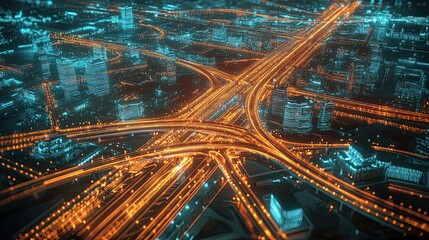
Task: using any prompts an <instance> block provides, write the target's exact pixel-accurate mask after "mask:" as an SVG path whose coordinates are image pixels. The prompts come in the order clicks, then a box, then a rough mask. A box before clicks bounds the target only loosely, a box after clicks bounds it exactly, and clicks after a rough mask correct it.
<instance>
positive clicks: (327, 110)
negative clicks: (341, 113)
mask: <svg viewBox="0 0 429 240" xmlns="http://www.w3.org/2000/svg"><path fill="white" fill-rule="evenodd" d="M334 107H335V104H334V103H333V102H332V101H330V100H324V101H323V102H322V103H321V106H320V112H319V116H318V119H317V128H318V129H319V130H320V131H321V132H323V131H329V130H331V129H332V115H333V113H334Z"/></svg>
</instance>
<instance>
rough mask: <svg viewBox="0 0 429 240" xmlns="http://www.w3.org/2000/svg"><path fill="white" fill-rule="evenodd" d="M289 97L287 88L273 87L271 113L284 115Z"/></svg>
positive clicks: (278, 115) (279, 115)
mask: <svg viewBox="0 0 429 240" xmlns="http://www.w3.org/2000/svg"><path fill="white" fill-rule="evenodd" d="M286 99H287V88H286V87H276V88H274V89H273V92H272V97H271V113H272V114H273V115H274V116H276V117H283V114H284V109H285V103H286Z"/></svg>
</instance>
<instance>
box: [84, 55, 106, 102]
mask: <svg viewBox="0 0 429 240" xmlns="http://www.w3.org/2000/svg"><path fill="white" fill-rule="evenodd" d="M86 83H87V85H88V91H89V94H93V95H95V96H99V97H101V96H105V95H107V94H109V93H110V84H109V76H108V75H107V66H106V62H104V61H102V60H93V61H92V62H90V63H89V65H88V71H87V75H86Z"/></svg>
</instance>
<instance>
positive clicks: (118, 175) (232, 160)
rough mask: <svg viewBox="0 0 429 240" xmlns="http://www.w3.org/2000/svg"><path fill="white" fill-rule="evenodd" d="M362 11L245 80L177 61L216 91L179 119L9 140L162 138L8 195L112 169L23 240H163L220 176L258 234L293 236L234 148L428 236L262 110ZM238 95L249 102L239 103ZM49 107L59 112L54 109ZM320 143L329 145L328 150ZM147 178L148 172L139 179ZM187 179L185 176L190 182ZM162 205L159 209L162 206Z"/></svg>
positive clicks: (313, 33) (322, 28)
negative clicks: (314, 159)
mask: <svg viewBox="0 0 429 240" xmlns="http://www.w3.org/2000/svg"><path fill="white" fill-rule="evenodd" d="M358 6H359V5H358V2H357V1H354V2H352V3H347V4H343V5H335V4H333V5H332V6H330V7H329V8H327V9H326V10H325V12H323V13H322V14H320V16H318V17H319V20H320V21H319V22H318V23H316V24H314V25H313V26H311V28H308V29H307V30H305V31H302V32H300V33H299V34H298V35H297V36H295V38H294V41H292V42H289V43H285V44H282V45H280V46H279V47H277V48H276V49H275V50H274V51H272V52H271V53H270V54H268V55H266V56H263V57H262V58H260V59H259V60H258V61H256V62H255V63H254V64H252V65H251V66H250V67H249V68H248V69H246V70H245V71H244V72H242V73H241V74H239V75H237V76H232V75H230V74H227V73H223V72H222V71H219V70H217V69H214V68H212V67H208V66H204V65H201V64H196V63H192V62H188V61H185V60H181V59H177V61H176V63H177V64H179V65H182V66H183V67H186V68H188V69H191V70H193V71H195V72H197V73H200V74H201V75H203V76H205V77H206V78H207V79H208V80H209V81H210V83H211V88H210V89H209V90H208V91H207V92H206V93H204V94H203V95H201V96H200V97H199V98H197V99H196V100H195V101H193V102H191V103H189V104H188V106H187V107H186V108H184V109H182V110H181V111H179V112H178V113H175V114H173V115H171V116H168V117H163V118H156V119H141V120H133V121H128V122H115V123H107V124H97V125H89V126H85V127H77V128H64V129H61V128H60V127H59V126H58V124H53V125H52V126H53V127H52V129H50V130H46V131H42V132H29V133H20V134H14V135H10V136H0V149H1V151H11V150H17V149H23V148H27V147H31V146H33V145H34V144H35V143H37V142H39V141H40V140H44V139H52V138H55V137H59V136H65V137H67V138H72V139H76V140H77V141H96V140H99V139H104V138H108V137H117V136H128V135H131V134H139V133H148V132H162V134H159V135H156V136H155V137H153V138H152V139H151V140H150V141H149V142H148V143H146V144H145V145H143V146H142V147H141V148H139V149H138V150H137V151H135V152H130V153H125V154H123V155H118V156H114V157H111V158H106V159H97V160H94V161H92V162H90V163H87V164H84V165H81V166H76V167H72V168H68V169H64V170H60V171H57V172H54V173H52V174H48V175H44V176H39V177H37V178H35V179H32V180H29V181H26V182H23V183H20V184H17V185H15V186H12V187H10V188H8V189H5V190H2V191H0V206H1V207H5V206H7V205H8V204H11V203H13V202H14V201H17V200H20V199H23V198H25V197H28V196H31V195H35V194H37V193H40V192H42V191H45V190H47V189H51V188H53V187H56V186H60V185H62V184H65V183H68V182H71V181H78V180H79V179H80V178H83V177H86V176H89V175H91V174H94V173H101V172H106V171H108V173H107V174H105V175H104V176H103V177H102V179H100V180H99V181H96V182H94V183H93V184H92V185H91V186H90V187H89V188H88V189H87V190H85V192H83V193H82V194H81V195H79V196H78V197H77V198H76V199H74V200H73V201H74V202H73V203H67V204H65V207H62V209H60V210H58V211H57V212H54V213H53V214H52V215H50V216H49V217H48V218H47V219H45V220H43V221H42V222H40V223H39V224H38V225H36V226H34V227H33V228H32V229H31V230H29V231H28V232H25V233H22V234H20V235H19V238H21V239H30V238H36V239H42V238H47V239H59V238H62V237H64V236H78V237H79V238H82V239H112V238H114V239H115V238H116V239H122V238H132V239H134V238H135V239H156V238H157V237H159V236H160V235H161V234H162V233H163V231H164V230H165V229H166V228H167V227H168V225H169V224H170V223H171V222H172V221H173V220H174V219H175V217H176V216H177V214H178V213H179V212H180V211H181V210H182V209H183V208H184V207H185V206H186V204H187V203H188V202H189V201H190V200H191V199H192V198H193V197H194V196H195V195H196V193H197V192H198V191H199V189H200V188H201V187H202V186H203V185H204V183H205V182H206V181H208V179H211V178H216V179H218V181H219V182H222V183H223V184H229V185H230V186H231V188H232V189H233V190H234V192H235V194H236V196H237V199H239V200H238V201H241V202H242V203H243V204H242V205H240V206H241V208H240V209H239V210H240V211H239V212H240V214H241V215H242V217H243V218H244V219H246V221H245V222H246V225H247V226H248V227H249V229H250V230H251V234H252V237H255V238H260V239H286V238H287V236H286V234H285V233H283V232H282V231H281V230H280V229H279V227H278V226H277V224H276V223H275V221H274V220H273V219H272V217H271V216H270V214H269V212H268V210H267V208H266V207H265V205H264V204H263V203H262V201H261V200H260V198H259V197H258V196H256V194H255V193H254V192H253V190H252V188H251V185H250V184H249V183H248V182H247V180H246V179H247V176H246V174H245V173H244V171H243V169H242V164H241V162H240V161H239V159H238V157H237V156H235V155H234V153H233V152H235V151H238V152H250V153H253V154H258V155H261V156H263V157H266V158H267V159H270V160H272V161H275V162H277V163H279V164H280V165H282V166H284V168H286V169H288V171H289V172H290V173H292V174H293V175H295V176H296V177H298V178H299V179H301V180H302V181H303V182H304V183H305V184H307V185H309V186H311V187H312V188H315V189H317V190H318V191H319V192H322V193H324V194H326V195H328V196H330V197H331V198H332V199H334V200H336V201H338V202H340V203H341V204H344V205H346V206H348V207H350V208H351V209H353V210H354V211H356V212H360V213H362V214H363V215H365V216H367V217H369V218H371V219H373V220H375V221H377V222H379V223H380V224H382V225H385V226H388V227H391V228H393V229H395V230H397V231H399V232H401V233H403V234H404V235H407V234H409V235H412V236H419V237H423V236H426V237H427V236H428V234H429V227H428V225H427V223H428V222H429V217H427V216H425V215H423V214H421V213H419V212H416V211H413V210H410V209H408V208H406V207H403V206H399V205H396V204H394V203H392V202H390V201H387V200H384V199H381V198H379V197H376V196H374V195H372V194H370V193H368V192H365V191H363V190H360V189H358V188H357V187H355V186H353V185H352V184H350V183H348V182H345V181H342V180H341V179H339V178H337V177H335V176H332V175H330V174H327V173H325V172H324V171H323V170H322V169H320V168H318V167H316V166H314V165H312V164H310V163H308V162H307V161H305V160H303V159H302V158H301V157H300V156H298V155H297V154H295V153H294V152H293V151H292V150H291V149H292V148H294V147H298V148H299V147H300V146H301V147H305V146H308V145H306V144H303V143H299V142H298V143H296V142H285V141H282V140H280V139H278V138H276V137H274V136H273V135H272V134H271V133H270V132H268V131H267V130H266V129H265V127H264V124H263V122H262V120H261V119H260V114H259V104H260V102H261V101H262V100H264V98H266V97H267V96H268V93H269V92H270V90H271V88H270V86H271V85H272V84H273V81H274V80H275V79H277V80H279V81H281V82H283V83H287V82H288V81H289V80H290V77H291V74H292V72H293V70H294V69H295V68H299V67H303V66H305V64H307V63H308V61H309V60H310V59H311V58H312V56H314V55H315V53H316V52H317V49H318V47H319V46H320V45H321V44H322V43H323V42H324V41H326V39H327V37H329V35H330V34H331V33H332V32H333V31H334V30H335V28H336V26H337V23H338V21H339V20H340V19H345V18H348V17H350V16H351V15H352V14H353V12H354V11H355V10H356V9H357V8H358ZM137 17H138V15H137ZM156 31H158V32H159V33H160V36H159V37H160V38H162V37H163V36H164V33H163V32H162V29H158V28H157V29H156ZM54 38H55V39H56V40H58V41H62V42H67V43H73V44H82V45H87V46H94V45H95V44H104V45H106V47H107V48H108V50H110V51H119V52H120V51H123V49H124V48H125V47H124V46H121V45H120V44H114V43H104V42H101V41H98V40H93V39H92V40H89V39H83V38H78V37H76V36H65V35H59V34H58V35H55V36H54ZM140 51H141V53H142V54H144V55H148V56H151V57H155V58H165V56H163V55H162V54H159V53H155V52H151V51H148V50H145V49H140ZM236 98H239V99H241V100H237V101H234V99H236ZM332 100H333V101H334V102H335V103H336V104H339V105H341V104H343V105H341V106H342V107H343V108H347V107H353V105H352V104H350V105H347V106H345V103H344V102H343V101H344V100H342V99H332ZM230 101H233V102H234V103H233V104H231V106H229V107H228V109H226V110H225V111H223V114H220V115H217V114H216V113H217V111H218V109H220V108H222V107H223V106H225V105H227V103H228V102H230ZM354 104H356V105H359V106H360V109H358V108H354V109H353V110H355V111H367V110H368V109H370V110H371V111H373V113H374V114H380V115H383V114H384V115H385V116H389V117H391V118H398V119H407V120H410V121H416V122H424V123H428V122H429V116H428V115H427V114H421V113H415V112H408V111H403V110H399V109H394V108H388V107H381V108H380V107H377V108H376V107H375V105H374V106H373V105H370V104H367V105H362V103H354ZM51 105H52V104H51ZM48 108H49V109H52V106H49V107H48ZM241 117H245V118H246V119H247V121H245V122H243V123H242V125H241V126H238V125H236V122H237V120H238V119H239V118H241ZM51 122H54V123H55V122H56V120H54V119H51ZM317 145H318V144H312V146H316V147H317ZM319 145H320V146H322V147H323V144H319ZM138 172H140V173H141V174H135V173H138ZM185 173H186V174H185ZM182 175H186V179H185V180H184V179H183V178H182V177H181V176H182ZM165 196H169V197H167V198H166V197H165ZM103 202H106V203H105V204H103ZM158 203H159V204H160V205H156V204H158ZM182 237H183V236H182Z"/></svg>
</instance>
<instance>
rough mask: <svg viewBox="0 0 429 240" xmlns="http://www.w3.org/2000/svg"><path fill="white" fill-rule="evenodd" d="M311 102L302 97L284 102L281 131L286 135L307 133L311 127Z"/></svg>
mask: <svg viewBox="0 0 429 240" xmlns="http://www.w3.org/2000/svg"><path fill="white" fill-rule="evenodd" d="M312 108H313V102H312V101H311V100H309V99H307V98H305V97H304V96H296V97H290V98H289V99H288V100H286V104H285V110H284V116H283V130H284V131H285V132H288V133H298V134H304V133H309V132H310V131H311V129H312V127H313V124H312V119H313V109H312Z"/></svg>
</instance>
